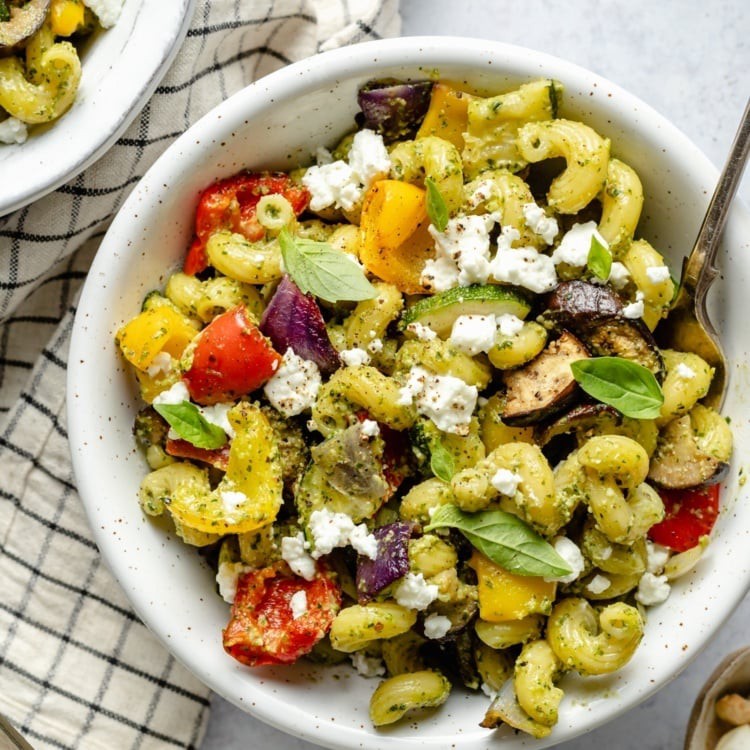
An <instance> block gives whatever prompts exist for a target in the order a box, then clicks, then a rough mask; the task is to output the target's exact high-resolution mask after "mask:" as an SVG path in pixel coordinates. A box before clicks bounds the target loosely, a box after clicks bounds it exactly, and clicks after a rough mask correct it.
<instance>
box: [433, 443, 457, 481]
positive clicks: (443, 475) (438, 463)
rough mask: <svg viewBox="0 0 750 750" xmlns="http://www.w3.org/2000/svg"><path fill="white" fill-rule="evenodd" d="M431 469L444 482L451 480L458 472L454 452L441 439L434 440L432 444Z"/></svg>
mask: <svg viewBox="0 0 750 750" xmlns="http://www.w3.org/2000/svg"><path fill="white" fill-rule="evenodd" d="M430 469H432V473H433V474H434V475H435V476H436V477H437V478H438V479H442V480H443V481H444V482H450V481H451V479H453V475H454V474H455V473H456V462H455V461H454V460H453V454H452V453H451V452H450V451H449V450H448V449H447V448H446V447H445V446H444V445H443V443H442V442H441V441H440V440H433V441H432V443H431V444H430Z"/></svg>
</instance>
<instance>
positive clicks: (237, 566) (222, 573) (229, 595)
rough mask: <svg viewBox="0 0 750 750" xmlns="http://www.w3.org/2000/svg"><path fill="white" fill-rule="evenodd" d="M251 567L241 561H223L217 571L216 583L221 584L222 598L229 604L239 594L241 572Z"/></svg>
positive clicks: (220, 592)
mask: <svg viewBox="0 0 750 750" xmlns="http://www.w3.org/2000/svg"><path fill="white" fill-rule="evenodd" d="M246 570H250V568H249V567H248V566H247V565H245V564H243V563H241V562H223V563H221V565H219V569H218V570H217V571H216V583H217V584H218V586H219V594H220V595H221V598H222V599H223V600H224V601H225V602H227V603H228V604H232V603H233V602H234V597H235V596H237V579H238V578H239V577H240V574H241V573H244V572H245V571H246Z"/></svg>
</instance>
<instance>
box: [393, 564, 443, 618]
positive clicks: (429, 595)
mask: <svg viewBox="0 0 750 750" xmlns="http://www.w3.org/2000/svg"><path fill="white" fill-rule="evenodd" d="M437 596H438V587H437V586H436V585H435V584H434V583H427V582H426V581H425V579H424V576H423V575H422V574H421V573H416V574H415V573H407V574H406V575H405V576H404V577H403V578H402V579H401V581H400V583H399V584H398V585H397V586H396V587H395V588H394V590H393V597H394V599H395V600H396V601H397V602H398V603H399V604H400V605H401V606H402V607H406V608H407V609H417V610H423V609H427V607H429V606H430V604H432V602H434V601H435V599H437Z"/></svg>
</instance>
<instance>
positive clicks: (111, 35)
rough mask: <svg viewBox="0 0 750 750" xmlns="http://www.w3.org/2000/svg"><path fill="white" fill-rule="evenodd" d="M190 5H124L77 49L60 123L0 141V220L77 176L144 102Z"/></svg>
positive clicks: (189, 0) (182, 1) (173, 49)
mask: <svg viewBox="0 0 750 750" xmlns="http://www.w3.org/2000/svg"><path fill="white" fill-rule="evenodd" d="M194 5H195V0H169V1H168V2H164V0H125V4H124V6H123V9H122V14H121V16H120V19H119V21H118V22H117V23H116V24H115V25H114V26H113V27H112V28H110V29H105V30H101V31H98V32H97V33H96V34H95V35H94V37H93V38H92V39H91V40H87V42H86V44H85V45H84V52H83V54H82V55H81V69H82V75H81V85H80V87H79V89H78V94H77V96H76V99H75V101H74V102H73V105H72V106H71V108H70V110H69V111H68V112H66V113H65V114H64V115H63V116H62V117H61V118H60V119H58V120H55V121H54V122H51V123H49V124H48V125H44V126H39V125H36V126H34V127H32V128H31V132H30V133H29V138H28V140H27V141H26V142H25V143H21V144H18V145H3V144H0V173H1V174H2V175H3V176H4V178H12V179H3V180H0V216H4V215H5V214H8V213H10V212H11V211H15V210H16V209H19V208H22V207H23V206H25V205H27V204H29V203H31V202H32V201H35V200H37V199H39V198H41V197H42V196H44V195H47V193H49V192H51V191H52V190H54V189H55V188H58V187H60V185H62V184H63V183H65V182H67V181H68V180H72V179H73V178H74V177H75V176H76V175H78V174H80V173H81V172H83V170H84V169H86V167H88V166H90V165H91V164H93V163H94V162H95V161H96V160H97V159H98V158H99V157H100V156H103V155H104V153H105V152H106V151H107V150H108V149H109V147H110V146H111V145H112V144H113V143H114V142H115V141H116V140H117V139H118V138H119V137H120V136H121V135H122V134H123V132H124V131H125V129H126V128H127V127H128V125H130V123H131V122H132V121H133V120H134V119H135V117H136V115H137V114H138V113H139V112H140V111H141V108H142V107H143V105H144V104H145V103H146V102H147V101H148V100H149V98H150V97H151V94H153V93H154V89H155V88H156V86H157V85H158V83H159V81H160V80H161V79H162V76H163V75H164V73H166V72H167V69H168V68H169V66H170V65H171V63H172V60H173V59H174V56H175V55H176V54H177V50H178V49H179V47H180V45H181V44H182V40H183V39H184V37H185V34H186V33H187V28H188V24H189V23H190V18H191V17H192V15H193V6H194Z"/></svg>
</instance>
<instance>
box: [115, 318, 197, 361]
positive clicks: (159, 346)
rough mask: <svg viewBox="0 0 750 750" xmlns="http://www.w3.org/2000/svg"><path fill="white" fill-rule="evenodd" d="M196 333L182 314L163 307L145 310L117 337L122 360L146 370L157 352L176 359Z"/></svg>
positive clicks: (126, 325) (127, 324)
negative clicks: (123, 358)
mask: <svg viewBox="0 0 750 750" xmlns="http://www.w3.org/2000/svg"><path fill="white" fill-rule="evenodd" d="M197 333H198V331H197V330H196V329H195V328H194V327H193V326H192V325H191V324H190V321H189V320H188V319H187V318H186V317H185V316H184V315H181V314H180V313H178V312H177V311H176V310H173V309H172V308H171V307H168V306H166V305H163V306H159V307H154V308H151V309H149V310H144V311H143V312H142V313H140V314H139V315H137V316H136V317H135V318H133V320H131V321H130V322H129V323H126V324H125V325H124V326H123V327H122V328H121V329H120V330H119V331H118V332H117V336H116V338H117V342H118V343H119V345H120V349H121V350H122V353H123V355H124V357H125V359H127V360H128V362H130V364H132V365H134V366H135V367H137V368H138V369H139V370H146V369H148V367H149V365H150V364H151V362H152V361H153V359H154V357H155V356H156V355H157V354H159V352H167V354H169V355H170V356H172V357H175V358H176V357H179V356H180V355H181V354H182V352H183V351H184V350H185V347H186V346H187V345H188V344H189V343H190V342H191V341H192V340H193V339H194V338H195V336H196V334H197Z"/></svg>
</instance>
